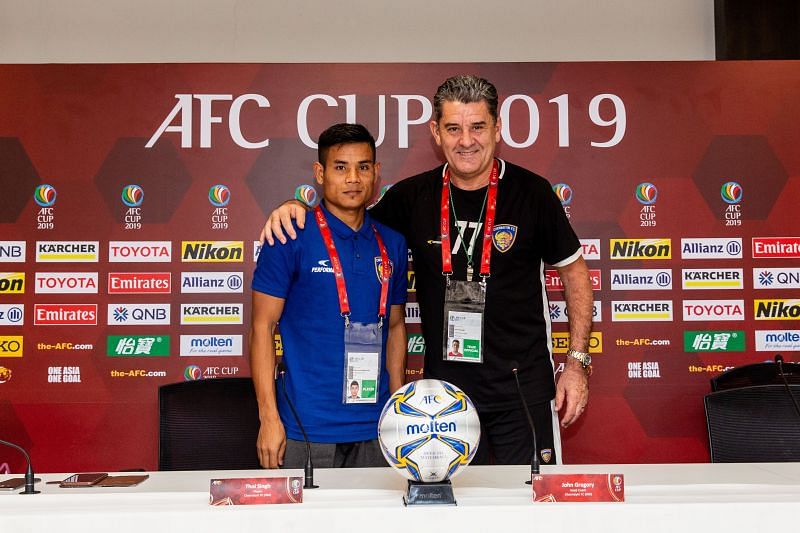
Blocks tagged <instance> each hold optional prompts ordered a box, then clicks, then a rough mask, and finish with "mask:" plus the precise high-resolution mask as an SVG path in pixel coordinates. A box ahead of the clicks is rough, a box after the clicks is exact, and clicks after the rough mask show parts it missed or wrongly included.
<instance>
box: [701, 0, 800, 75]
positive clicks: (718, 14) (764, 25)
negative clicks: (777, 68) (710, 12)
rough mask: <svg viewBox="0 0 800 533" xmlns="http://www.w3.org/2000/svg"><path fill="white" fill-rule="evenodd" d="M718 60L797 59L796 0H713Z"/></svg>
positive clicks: (799, 20) (799, 18)
mask: <svg viewBox="0 0 800 533" xmlns="http://www.w3.org/2000/svg"><path fill="white" fill-rule="evenodd" d="M714 17H715V41H716V49H717V59H718V60H733V59H800V2H798V0H759V1H755V0H715V1H714Z"/></svg>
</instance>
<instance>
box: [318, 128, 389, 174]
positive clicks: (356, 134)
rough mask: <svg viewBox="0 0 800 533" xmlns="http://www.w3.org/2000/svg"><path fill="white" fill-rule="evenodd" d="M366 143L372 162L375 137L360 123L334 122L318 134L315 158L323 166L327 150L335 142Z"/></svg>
mask: <svg viewBox="0 0 800 533" xmlns="http://www.w3.org/2000/svg"><path fill="white" fill-rule="evenodd" d="M356 143H367V144H369V147H370V149H371V150H372V162H373V163H374V162H375V151H376V150H375V137H373V136H372V134H371V133H370V132H369V130H368V129H367V128H365V127H364V126H362V125H361V124H347V123H341V124H334V125H333V126H331V127H330V128H328V129H326V130H325V131H323V132H322V133H320V135H319V141H317V159H318V160H319V164H320V165H322V166H323V167H324V166H325V160H326V159H327V157H328V150H329V149H330V148H331V146H336V145H337V144H356Z"/></svg>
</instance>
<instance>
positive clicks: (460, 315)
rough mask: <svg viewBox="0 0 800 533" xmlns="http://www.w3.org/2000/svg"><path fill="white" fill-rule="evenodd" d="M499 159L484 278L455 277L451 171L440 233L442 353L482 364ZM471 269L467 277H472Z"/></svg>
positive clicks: (490, 199) (492, 178) (490, 197)
mask: <svg viewBox="0 0 800 533" xmlns="http://www.w3.org/2000/svg"><path fill="white" fill-rule="evenodd" d="M498 182H499V178H498V169H497V160H495V161H494V164H493V165H492V171H491V174H489V189H488V191H487V193H486V194H487V200H486V201H487V204H486V217H485V219H484V223H483V252H482V254H481V270H480V278H481V280H480V281H473V280H472V279H467V280H466V281H459V280H451V279H450V278H451V276H452V275H453V260H452V254H451V250H450V170H449V169H447V170H445V172H444V175H443V176H442V201H441V218H440V226H439V229H440V234H441V240H442V275H444V276H445V279H446V280H447V285H446V289H445V298H444V335H442V339H443V346H442V355H443V358H444V360H445V361H460V362H465V363H482V362H483V346H484V335H483V333H484V317H485V309H486V282H487V280H488V279H489V276H490V275H491V259H492V230H493V228H494V219H495V210H496V208H497V186H498ZM471 270H472V269H471V268H468V269H467V277H468V278H471V277H472V276H471V275H470V274H471Z"/></svg>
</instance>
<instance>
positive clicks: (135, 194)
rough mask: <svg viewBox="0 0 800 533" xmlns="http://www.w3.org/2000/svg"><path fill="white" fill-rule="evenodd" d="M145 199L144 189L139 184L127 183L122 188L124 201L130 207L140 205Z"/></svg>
mask: <svg viewBox="0 0 800 533" xmlns="http://www.w3.org/2000/svg"><path fill="white" fill-rule="evenodd" d="M143 201H144V189H142V188H141V187H140V186H139V185H134V184H131V185H126V186H124V187H123V188H122V203H123V204H125V205H126V206H128V207H139V206H140V205H142V202H143Z"/></svg>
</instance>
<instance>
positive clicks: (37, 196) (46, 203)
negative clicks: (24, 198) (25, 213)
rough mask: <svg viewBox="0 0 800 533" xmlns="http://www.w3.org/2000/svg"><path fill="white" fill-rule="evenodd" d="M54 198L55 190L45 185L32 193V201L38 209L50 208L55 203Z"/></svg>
mask: <svg viewBox="0 0 800 533" xmlns="http://www.w3.org/2000/svg"><path fill="white" fill-rule="evenodd" d="M56 196H57V193H56V188H55V187H53V186H52V185H48V184H46V183H45V184H43V185H39V186H38V187H36V189H35V190H34V191H33V200H34V201H35V202H36V204H37V205H38V206H39V207H52V206H53V205H54V204H55V203H56Z"/></svg>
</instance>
